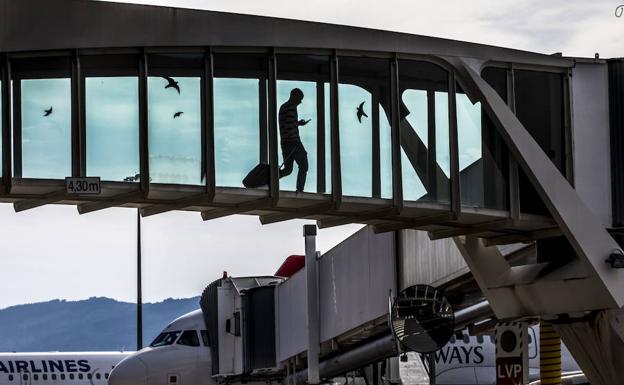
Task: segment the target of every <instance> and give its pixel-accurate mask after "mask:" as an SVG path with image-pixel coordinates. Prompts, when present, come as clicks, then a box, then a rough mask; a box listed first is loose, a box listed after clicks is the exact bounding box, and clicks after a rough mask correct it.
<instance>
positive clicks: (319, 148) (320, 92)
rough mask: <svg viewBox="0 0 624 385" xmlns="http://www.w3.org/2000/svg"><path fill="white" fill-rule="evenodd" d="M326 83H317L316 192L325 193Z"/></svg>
mask: <svg viewBox="0 0 624 385" xmlns="http://www.w3.org/2000/svg"><path fill="white" fill-rule="evenodd" d="M326 151H327V149H326V148H325V82H322V81H318V82H316V191H317V192H319V193H324V192H325V190H326V189H327V186H326V183H325V178H326V175H325V152H326Z"/></svg>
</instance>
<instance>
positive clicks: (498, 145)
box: [456, 86, 509, 210]
mask: <svg viewBox="0 0 624 385" xmlns="http://www.w3.org/2000/svg"><path fill="white" fill-rule="evenodd" d="M456 101H457V134H458V149H459V176H460V186H461V189H460V190H461V203H462V205H463V206H472V207H487V208H493V209H501V210H505V209H507V175H508V170H509V166H508V163H507V151H506V149H505V147H504V144H503V142H502V140H501V139H500V137H499V136H498V133H497V132H496V130H495V129H494V127H493V124H491V122H490V121H489V119H488V118H487V116H486V115H485V113H483V112H482V111H481V103H479V102H477V103H474V104H473V103H472V101H471V100H470V99H469V98H468V96H467V95H466V94H464V93H463V91H462V90H461V88H460V87H459V86H458V87H457V97H456ZM486 176H487V177H486Z"/></svg>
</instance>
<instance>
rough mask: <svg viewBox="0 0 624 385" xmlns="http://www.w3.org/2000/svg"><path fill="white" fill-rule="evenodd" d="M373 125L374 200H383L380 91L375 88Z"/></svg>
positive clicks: (372, 111)
mask: <svg viewBox="0 0 624 385" xmlns="http://www.w3.org/2000/svg"><path fill="white" fill-rule="evenodd" d="M371 103H372V104H373V105H372V106H371V124H372V129H373V140H372V144H373V146H372V149H371V154H373V168H372V172H373V175H372V181H373V198H381V154H380V153H381V145H380V143H381V137H380V135H381V132H380V129H379V91H378V90H377V89H376V88H375V89H373V91H372V95H371Z"/></svg>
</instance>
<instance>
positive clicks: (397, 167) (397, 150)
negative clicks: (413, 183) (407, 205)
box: [390, 57, 403, 214]
mask: <svg viewBox="0 0 624 385" xmlns="http://www.w3.org/2000/svg"><path fill="white" fill-rule="evenodd" d="M400 100H401V96H400V95H399V62H398V61H397V59H396V57H395V58H394V59H392V60H391V62H390V102H391V103H390V109H391V114H390V120H391V121H390V133H391V141H392V146H391V149H392V206H393V207H394V209H395V210H396V213H397V214H398V213H400V212H401V210H402V209H403V180H402V170H401V134H400V130H401V127H400V123H401V122H400V106H399V103H400Z"/></svg>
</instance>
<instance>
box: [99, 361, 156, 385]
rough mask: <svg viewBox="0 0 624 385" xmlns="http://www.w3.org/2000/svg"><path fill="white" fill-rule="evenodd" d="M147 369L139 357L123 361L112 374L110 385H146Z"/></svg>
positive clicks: (109, 380)
mask: <svg viewBox="0 0 624 385" xmlns="http://www.w3.org/2000/svg"><path fill="white" fill-rule="evenodd" d="M146 384H147V367H146V366H145V363H144V362H143V361H142V360H141V359H140V358H139V357H128V358H126V359H125V360H123V361H121V362H120V363H119V364H117V366H115V369H113V371H112V372H111V374H110V377H109V378H108V385H146Z"/></svg>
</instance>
